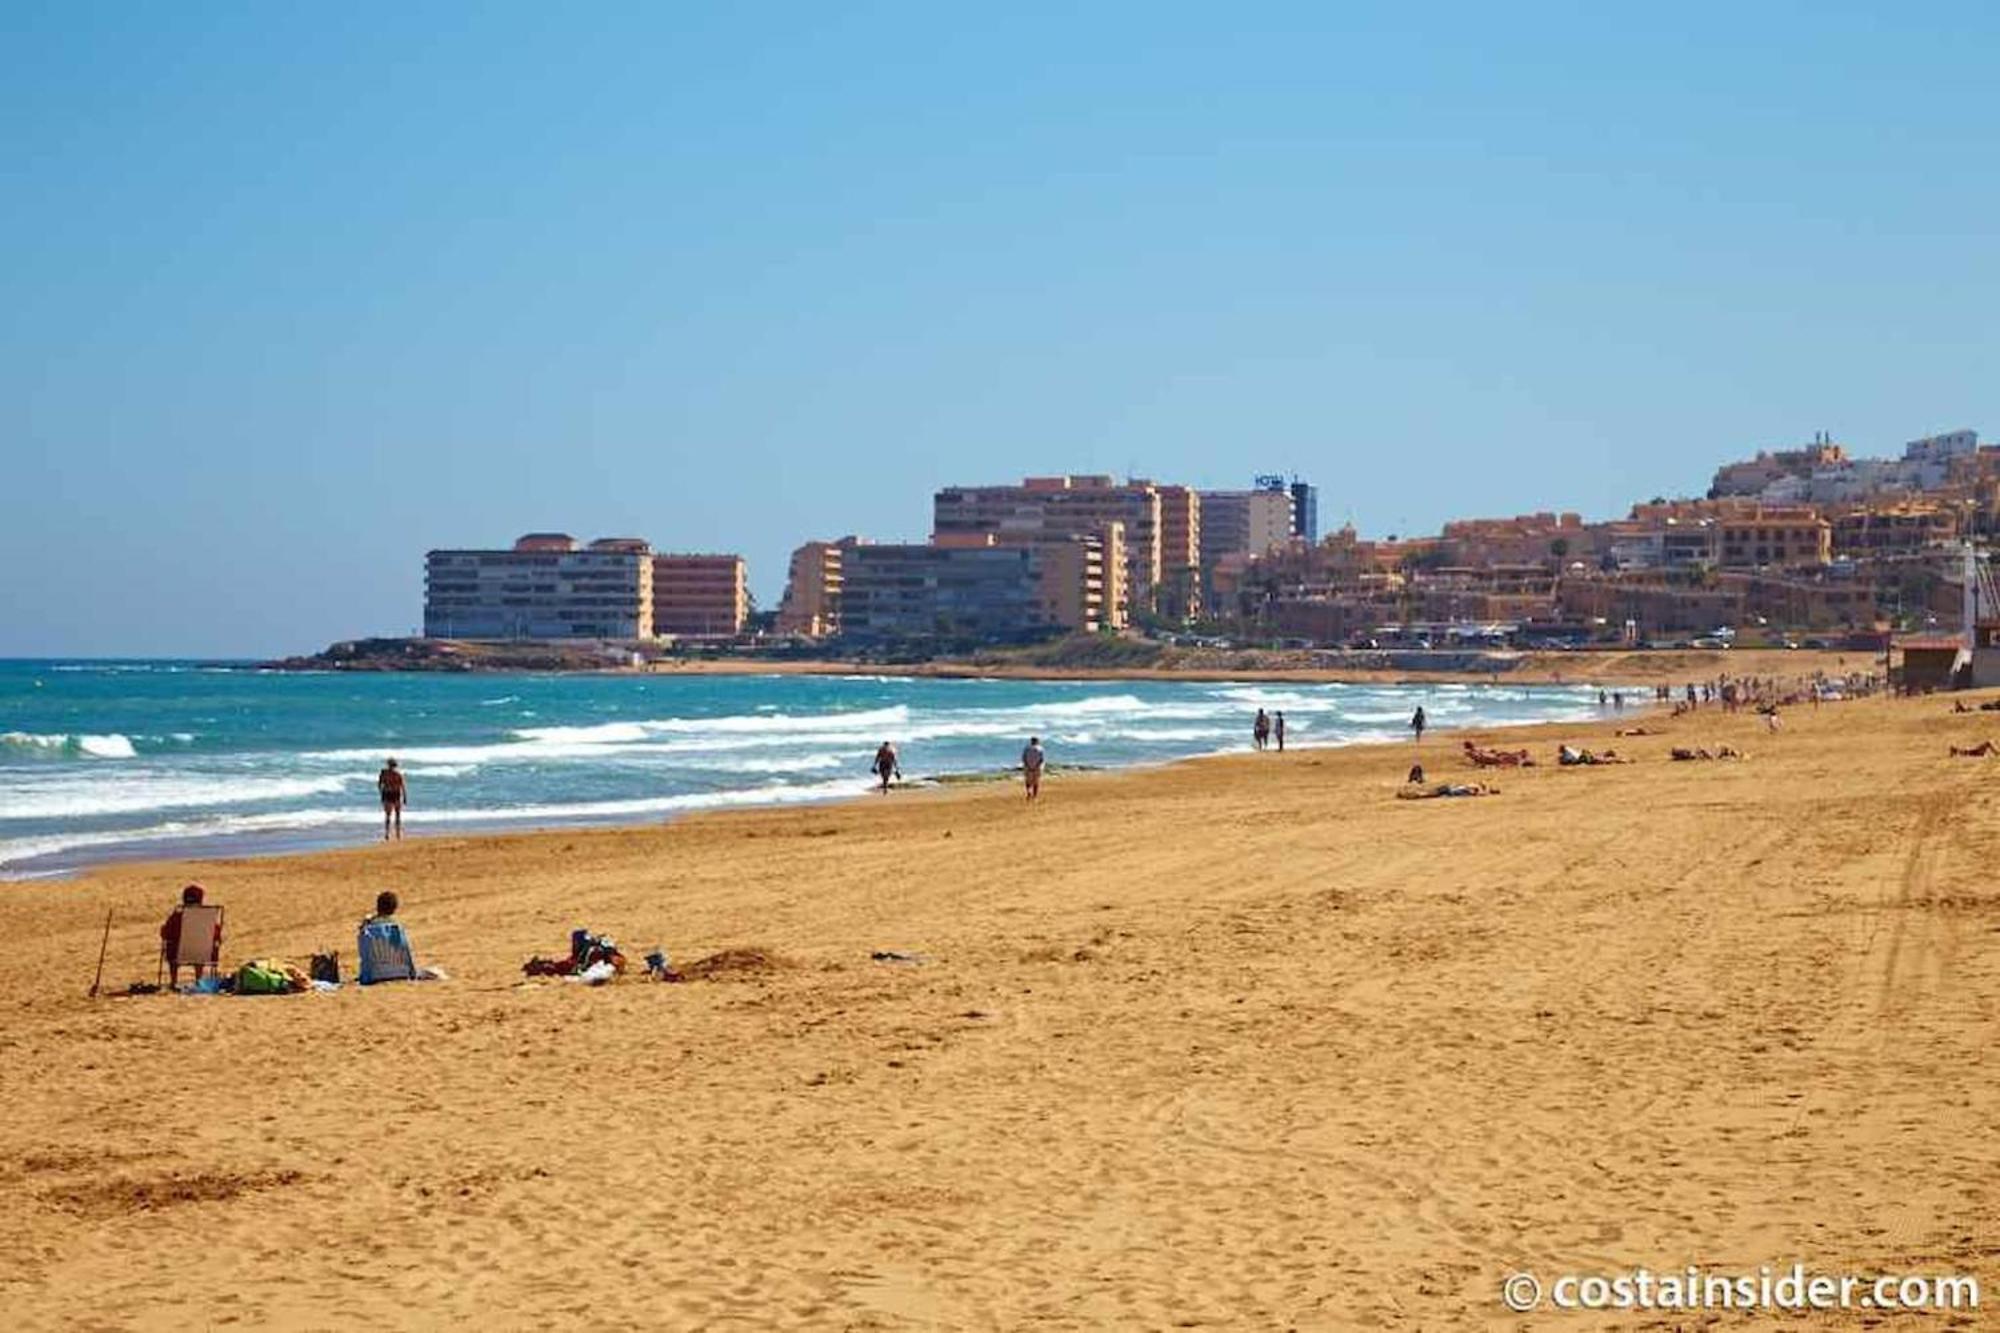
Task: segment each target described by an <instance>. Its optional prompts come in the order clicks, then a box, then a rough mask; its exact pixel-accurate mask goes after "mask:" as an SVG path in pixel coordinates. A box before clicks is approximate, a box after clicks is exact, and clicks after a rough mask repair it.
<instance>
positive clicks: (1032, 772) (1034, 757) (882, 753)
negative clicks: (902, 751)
mask: <svg viewBox="0 0 2000 1333" xmlns="http://www.w3.org/2000/svg"><path fill="white" fill-rule="evenodd" d="M1048 760H1049V757H1048V755H1047V754H1046V753H1045V752H1044V751H1043V750H1042V738H1041V737H1040V736H1030V737H1028V743H1027V745H1025V746H1023V747H1022V749H1021V782H1022V785H1023V786H1025V787H1026V788H1027V791H1028V799H1029V800H1031V801H1034V800H1039V799H1040V798H1041V795H1042V770H1043V769H1044V768H1046V767H1047V766H1048ZM868 771H869V772H871V773H873V774H874V775H875V778H876V781H877V786H876V788H875V790H876V791H878V792H883V793H886V792H887V791H888V790H889V784H890V783H891V782H900V781H902V780H903V760H902V756H900V755H898V754H897V753H896V743H895V742H894V741H883V742H882V743H881V744H880V745H878V746H876V747H875V758H874V759H872V760H871V761H869V765H868Z"/></svg>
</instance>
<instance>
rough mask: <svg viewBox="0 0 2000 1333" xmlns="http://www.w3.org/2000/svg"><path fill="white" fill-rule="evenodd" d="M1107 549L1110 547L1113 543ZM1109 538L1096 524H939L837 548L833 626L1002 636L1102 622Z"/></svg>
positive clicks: (916, 634) (864, 631)
mask: <svg viewBox="0 0 2000 1333" xmlns="http://www.w3.org/2000/svg"><path fill="white" fill-rule="evenodd" d="M1111 549H1113V550H1115V547H1114V548H1111ZM1107 566H1115V555H1114V556H1113V557H1112V558H1111V559H1110V560H1107V543H1106V542H1105V541H1104V539H1103V538H1101V537H1098V536H1096V535H1094V534H1083V535H1079V536H1074V537H1040V536H1037V537H1035V538H1033V539H1027V538H1023V537H1018V536H1017V537H1016V538H1015V539H1014V540H1008V541H1003V540H1002V539H1001V538H1000V537H999V536H997V535H995V534H993V533H971V532H960V533H954V534H945V535H943V536H942V537H941V539H940V540H939V541H935V542H932V543H930V544H928V545H922V546H919V545H913V544H912V545H893V544H882V545H866V546H856V547H853V548H851V549H849V550H847V551H845V552H844V553H843V559H842V588H841V607H840V628H841V634H842V636H843V637H844V638H847V639H851V640H855V641H859V642H870V641H878V642H879V641H883V640H894V639H923V638H935V637H941V638H954V639H977V640H984V641H989V642H1008V641H1018V640H1024V639H1031V638H1035V637H1039V636H1042V635H1045V634H1048V633H1052V632H1055V631H1058V630H1064V629H1068V630H1080V631H1085V632H1092V631H1096V630H1098V629H1102V628H1106V627H1108V626H1109V624H1110V620H1109V617H1110V614H1111V613H1110V611H1109V610H1108V608H1107V587H1108V585H1109V583H1110V582H1111V579H1110V577H1108V570H1107Z"/></svg>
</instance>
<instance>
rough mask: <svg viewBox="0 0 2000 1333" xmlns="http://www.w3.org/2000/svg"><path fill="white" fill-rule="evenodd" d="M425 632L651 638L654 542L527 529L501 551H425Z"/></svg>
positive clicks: (491, 636)
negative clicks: (584, 538)
mask: <svg viewBox="0 0 2000 1333" xmlns="http://www.w3.org/2000/svg"><path fill="white" fill-rule="evenodd" d="M424 633H425V635H426V636H428V637H431V638H445V639H650V638H652V637H653V559H652V548H651V547H650V546H649V545H648V544H647V543H646V542H644V541H641V540H639V539H638V538H633V537H607V538H602V539H599V540H597V541H594V542H592V543H590V544H589V545H588V546H582V545H580V544H579V543H578V542H577V540H576V538H574V537H571V536H570V535H568V534H567V533H560V532H537V533H529V534H528V535H527V536H525V537H522V538H521V539H520V540H518V541H516V542H515V543H514V545H513V546H512V547H508V548H505V549H450V550H435V551H431V552H429V553H428V554H427V555H426V556H425V557H424Z"/></svg>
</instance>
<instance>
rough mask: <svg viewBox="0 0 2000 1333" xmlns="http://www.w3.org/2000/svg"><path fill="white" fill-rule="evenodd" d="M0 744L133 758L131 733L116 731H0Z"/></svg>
mask: <svg viewBox="0 0 2000 1333" xmlns="http://www.w3.org/2000/svg"><path fill="white" fill-rule="evenodd" d="M0 747H5V748H7V749H11V750H14V751H16V752H19V753H28V754H44V755H49V756H51V757H55V756H83V757H86V758H91V759H136V758H137V757H138V754H139V752H138V751H137V750H135V749H133V748H132V741H131V738H130V737H127V736H121V735H119V734H118V733H116V732H112V733H111V734H109V735H104V736H91V735H81V734H79V735H70V734H67V733H64V732H56V733H48V734H37V733H35V732H29V731H4V732H0Z"/></svg>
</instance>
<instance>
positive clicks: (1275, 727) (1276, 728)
mask: <svg viewBox="0 0 2000 1333" xmlns="http://www.w3.org/2000/svg"><path fill="white" fill-rule="evenodd" d="M1271 739H1273V740H1275V741H1276V742H1277V743H1278V753H1279V754H1283V753H1284V752H1285V715H1284V714H1283V713H1279V714H1278V715H1277V716H1276V717H1274V718H1272V719H1271Z"/></svg>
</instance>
